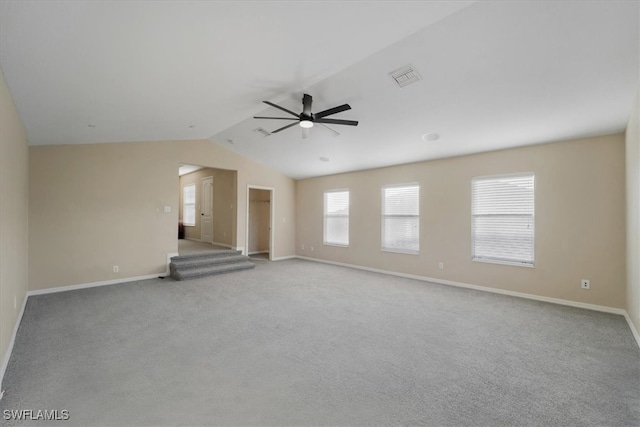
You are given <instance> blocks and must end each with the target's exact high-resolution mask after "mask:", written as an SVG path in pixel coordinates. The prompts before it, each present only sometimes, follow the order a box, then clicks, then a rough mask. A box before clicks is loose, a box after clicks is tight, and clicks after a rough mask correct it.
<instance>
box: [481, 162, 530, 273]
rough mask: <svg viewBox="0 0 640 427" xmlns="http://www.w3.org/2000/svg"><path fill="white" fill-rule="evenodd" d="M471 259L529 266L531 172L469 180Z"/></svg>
mask: <svg viewBox="0 0 640 427" xmlns="http://www.w3.org/2000/svg"><path fill="white" fill-rule="evenodd" d="M471 187H472V191H471V193H472V195H471V199H472V200H471V216H472V227H471V228H472V231H471V233H472V238H471V242H472V243H471V246H472V251H473V254H472V256H473V260H475V261H488V262H498V263H505V264H515V265H523V266H530V267H533V264H534V216H533V211H534V209H533V208H534V200H533V199H534V175H533V174H532V173H528V174H521V175H508V176H507V175H503V176H492V177H481V178H475V179H473V181H472V182H471Z"/></svg>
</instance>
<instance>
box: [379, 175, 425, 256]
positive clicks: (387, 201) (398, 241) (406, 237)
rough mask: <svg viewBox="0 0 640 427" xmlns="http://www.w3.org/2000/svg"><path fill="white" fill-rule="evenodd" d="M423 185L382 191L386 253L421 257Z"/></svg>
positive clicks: (383, 232)
mask: <svg viewBox="0 0 640 427" xmlns="http://www.w3.org/2000/svg"><path fill="white" fill-rule="evenodd" d="M419 223H420V186H419V185H418V184H411V185H402V186H389V187H384V188H383V189H382V250H383V251H391V252H403V253H413V254H417V253H418V251H419V250H420V224H419Z"/></svg>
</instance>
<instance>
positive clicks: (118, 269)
mask: <svg viewBox="0 0 640 427" xmlns="http://www.w3.org/2000/svg"><path fill="white" fill-rule="evenodd" d="M119 271H120V267H118V266H117V265H114V266H113V272H114V273H117V272H119Z"/></svg>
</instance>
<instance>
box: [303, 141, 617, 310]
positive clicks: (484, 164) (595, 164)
mask: <svg viewBox="0 0 640 427" xmlns="http://www.w3.org/2000/svg"><path fill="white" fill-rule="evenodd" d="M518 172H534V173H535V176H536V190H535V197H536V200H535V206H536V234H535V239H536V266H535V268H526V267H515V266H506V265H496V264H488V263H481V262H474V261H472V260H471V179H472V178H473V177H475V176H483V175H495V174H508V173H518ZM410 182H419V183H420V197H421V199H420V254H419V255H417V256H416V255H406V254H397V253H389V252H382V251H381V250H380V233H381V232H380V227H381V226H380V209H381V206H380V197H381V193H380V192H381V190H380V188H381V186H383V185H386V184H397V183H410ZM338 188H339V189H342V188H348V189H349V190H350V192H351V194H350V196H351V205H350V215H351V218H352V219H351V221H350V245H349V247H348V248H341V247H335V246H324V245H323V243H322V234H323V233H322V228H323V192H324V191H325V190H331V189H338ZM624 188H625V185H624V136H623V135H611V136H604V137H597V138H588V139H582V140H576V141H569V142H560V143H554V144H546V145H538V146H532V147H525V148H518V149H511V150H504V151H497V152H491V153H484V154H477V155H471V156H465V157H457V158H451V159H445V160H436V161H430V162H422V163H415V164H410V165H403V166H395V167H389V168H382V169H374V170H368V171H361V172H354V173H347V174H340V175H333V176H326V177H320V178H313V179H306V180H301V181H298V183H297V191H296V195H297V198H296V206H297V240H296V242H297V246H296V248H297V253H298V254H300V255H303V256H309V257H314V258H320V259H324V260H330V261H336V262H343V263H348V264H355V265H360V266H366V267H372V268H378V269H383V270H390V271H395V272H402V273H407V274H414V275H420V276H426V277H432V278H439V279H444V280H451V281H457V282H462V283H468V284H475V285H480V286H487V287H494V288H499V289H506V290H511V291H516V292H524V293H529V294H535V295H542V296H547V297H554V298H563V299H568V300H573V301H579V302H585V303H591V304H599V305H605V306H610V307H619V308H622V307H624V306H625V226H624V221H625V212H624V209H625V208H624V206H625V205H624V203H625V194H624V191H625V190H624ZM301 245H304V249H301ZM311 246H313V248H314V250H313V251H312V250H311ZM438 262H444V263H445V269H444V270H439V269H438ZM582 278H585V279H590V280H591V287H592V289H591V290H590V291H586V290H582V289H581V288H580V279H582Z"/></svg>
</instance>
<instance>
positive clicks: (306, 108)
mask: <svg viewBox="0 0 640 427" xmlns="http://www.w3.org/2000/svg"><path fill="white" fill-rule="evenodd" d="M262 102H264V103H265V104H267V105H270V106H271V107H274V108H277V109H279V110H282V111H284V112H285V113H289V114H291V115H292V116H294V117H295V118H294V117H259V116H258V117H254V119H269V120H293V121H294V123H291V124H290V125H286V126H283V127H281V128H280V129H276V130H274V131H273V132H271V133H278V132H281V131H283V130H285V129H289V128H290V127H292V126H295V125H300V127H301V128H302V137H303V138H306V137H308V136H309V129H311V128H312V127H313V125H314V124H315V123H318V124H319V125H322V126H324V127H326V128H327V129H329V130H331V131H332V132H334V133H336V134H338V135H339V133H338V132H337V131H335V130H333V129H331V128H330V127H328V126H326V125H327V124H330V125H347V126H358V122H357V121H355V120H342V119H326V118H325V117H327V116H331V115H333V114H337V113H341V112H343V111H347V110H350V109H351V106H350V105H349V104H343V105H340V106H338V107H333V108H329V109H328V110H324V111H320V112H319V113H315V114H313V113H312V112H311V103H312V102H313V97H312V96H311V95H307V94H306V93H305V94H304V95H303V96H302V113H300V114H296V113H294V112H293V111H291V110H288V109H286V108H284V107H281V106H279V105H276V104H274V103H273V102H269V101H262Z"/></svg>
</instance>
